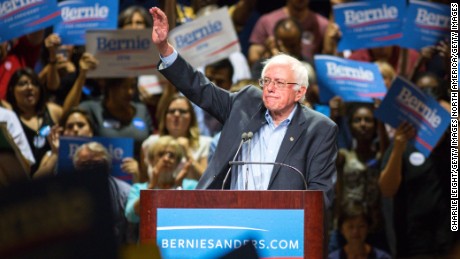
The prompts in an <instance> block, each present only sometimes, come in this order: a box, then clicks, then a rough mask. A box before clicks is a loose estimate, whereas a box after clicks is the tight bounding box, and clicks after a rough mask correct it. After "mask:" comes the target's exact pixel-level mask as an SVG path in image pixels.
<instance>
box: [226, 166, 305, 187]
mask: <svg viewBox="0 0 460 259" xmlns="http://www.w3.org/2000/svg"><path fill="white" fill-rule="evenodd" d="M228 164H229V165H230V168H231V166H233V165H278V166H285V167H288V168H290V169H292V170H294V172H296V173H298V174H299V175H300V177H302V180H303V184H304V187H305V190H308V188H307V187H308V186H307V181H305V177H304V176H303V174H302V172H300V170H299V169H297V168H295V167H293V166H292V165H288V164H283V163H278V162H246V161H235V160H233V161H230V162H228Z"/></svg>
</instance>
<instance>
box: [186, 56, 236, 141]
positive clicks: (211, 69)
mask: <svg viewBox="0 0 460 259" xmlns="http://www.w3.org/2000/svg"><path fill="white" fill-rule="evenodd" d="M204 73H205V75H206V77H207V78H208V79H209V80H210V81H211V82H213V83H214V84H215V85H217V86H219V87H220V88H222V89H225V90H230V88H231V87H232V77H233V66H232V63H231V62H230V60H229V59H227V58H225V59H222V60H220V61H217V62H214V63H212V64H209V65H206V67H205V69H204ZM193 109H194V110H195V113H196V117H197V121H198V126H199V128H200V133H201V134H202V135H205V136H211V137H212V136H214V135H216V134H217V132H220V131H221V130H222V123H220V122H219V121H218V120H217V119H215V118H214V117H212V116H211V115H210V114H209V113H207V112H205V111H203V110H202V109H201V108H200V107H198V106H196V105H194V106H193Z"/></svg>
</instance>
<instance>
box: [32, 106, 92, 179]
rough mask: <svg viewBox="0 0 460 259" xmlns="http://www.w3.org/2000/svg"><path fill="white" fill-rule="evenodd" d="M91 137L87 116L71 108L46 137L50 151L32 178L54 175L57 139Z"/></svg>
mask: <svg viewBox="0 0 460 259" xmlns="http://www.w3.org/2000/svg"><path fill="white" fill-rule="evenodd" d="M61 135H62V136H73V137H92V136H93V135H94V124H93V122H92V121H91V119H90V117H89V116H88V114H87V113H86V112H85V111H84V110H81V109H79V108H77V107H74V108H72V109H71V110H70V111H69V112H67V113H66V114H64V116H62V118H61V120H60V122H59V125H54V126H53V127H52V128H51V132H50V134H49V135H48V137H47V139H48V143H50V146H51V150H50V151H48V152H47V153H46V155H45V156H44V157H43V159H42V161H41V162H40V166H39V168H38V170H37V172H36V173H35V174H34V178H39V177H43V176H50V175H55V174H56V169H57V162H58V154H59V137H60V136H61Z"/></svg>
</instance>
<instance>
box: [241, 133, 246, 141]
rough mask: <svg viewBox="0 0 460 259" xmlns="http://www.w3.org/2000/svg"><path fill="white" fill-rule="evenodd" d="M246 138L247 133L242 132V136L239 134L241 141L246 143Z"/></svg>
mask: <svg viewBox="0 0 460 259" xmlns="http://www.w3.org/2000/svg"><path fill="white" fill-rule="evenodd" d="M247 138H248V133H246V132H243V134H241V139H243V140H244V141H246V139H247Z"/></svg>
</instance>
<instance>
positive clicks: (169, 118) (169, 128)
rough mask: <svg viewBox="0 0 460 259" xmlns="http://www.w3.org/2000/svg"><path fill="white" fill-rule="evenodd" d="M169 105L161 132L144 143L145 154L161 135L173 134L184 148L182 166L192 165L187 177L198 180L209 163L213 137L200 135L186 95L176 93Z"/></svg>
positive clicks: (165, 110)
mask: <svg viewBox="0 0 460 259" xmlns="http://www.w3.org/2000/svg"><path fill="white" fill-rule="evenodd" d="M167 107H168V108H167V109H164V110H163V114H162V116H161V118H162V120H161V121H160V125H159V134H155V135H152V136H150V137H149V138H148V139H146V140H145V141H144V143H143V144H142V150H143V152H144V155H145V154H146V153H147V152H146V151H147V150H148V147H149V146H151V145H152V144H153V143H155V142H156V141H157V140H158V138H159V137H160V136H166V135H168V136H172V137H173V138H175V139H177V141H178V142H179V143H180V144H181V145H182V147H183V148H184V151H185V154H184V155H185V158H184V161H183V162H184V163H183V164H182V165H181V167H185V166H187V165H189V166H190V169H189V170H188V171H187V176H186V178H189V179H195V180H198V179H199V178H200V177H201V175H202V174H203V172H204V170H205V169H206V167H207V165H208V162H207V158H208V154H209V146H210V144H211V140H212V139H211V138H210V137H207V136H201V135H200V132H199V129H198V123H197V120H196V115H195V113H194V111H193V108H192V104H191V103H190V101H189V100H188V99H187V98H186V97H184V96H181V95H175V96H174V97H173V98H172V99H171V101H170V102H169V103H168V104H167ZM146 164H147V165H148V163H146ZM151 170H152V168H151V167H148V171H151Z"/></svg>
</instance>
